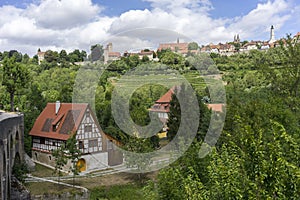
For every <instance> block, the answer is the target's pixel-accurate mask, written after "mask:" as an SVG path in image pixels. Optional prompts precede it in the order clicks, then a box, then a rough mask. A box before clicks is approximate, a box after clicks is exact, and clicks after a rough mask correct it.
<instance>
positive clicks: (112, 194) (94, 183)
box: [26, 164, 157, 200]
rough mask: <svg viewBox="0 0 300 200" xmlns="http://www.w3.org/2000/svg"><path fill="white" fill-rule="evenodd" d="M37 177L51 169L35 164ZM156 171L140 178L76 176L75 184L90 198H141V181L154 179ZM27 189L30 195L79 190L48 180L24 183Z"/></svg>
mask: <svg viewBox="0 0 300 200" xmlns="http://www.w3.org/2000/svg"><path fill="white" fill-rule="evenodd" d="M32 175H33V176H37V177H51V176H54V175H53V170H52V169H49V168H47V167H45V166H42V165H39V164H37V165H36V170H35V171H34V172H33V173H32ZM156 175H157V172H152V173H148V174H146V175H145V177H144V178H143V179H142V181H141V180H138V177H137V175H136V174H132V173H117V174H110V175H102V176H98V177H89V176H84V177H79V176H78V177H76V178H75V185H78V186H82V187H85V188H87V189H88V190H89V191H90V195H91V196H90V199H133V200H134V199H142V198H143V194H142V188H143V183H144V182H145V181H147V180H150V179H151V180H154V179H155V178H156ZM61 182H64V183H69V184H73V180H72V179H70V180H61ZM26 187H27V189H28V190H29V191H30V192H31V194H32V195H44V194H62V193H67V192H68V193H71V194H75V193H77V194H79V193H81V190H79V189H75V188H72V187H67V186H63V185H58V184H55V183H50V182H30V183H26Z"/></svg>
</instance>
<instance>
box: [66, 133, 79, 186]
mask: <svg viewBox="0 0 300 200" xmlns="http://www.w3.org/2000/svg"><path fill="white" fill-rule="evenodd" d="M66 149H67V158H68V159H69V160H70V161H71V166H70V170H71V172H72V173H73V185H75V176H76V175H78V174H79V167H78V166H77V162H78V159H79V157H80V156H81V151H80V150H79V148H78V146H77V140H76V134H73V135H72V137H70V138H69V139H68V140H67V144H66Z"/></svg>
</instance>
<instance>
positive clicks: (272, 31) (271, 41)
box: [269, 25, 276, 44]
mask: <svg viewBox="0 0 300 200" xmlns="http://www.w3.org/2000/svg"><path fill="white" fill-rule="evenodd" d="M275 41H276V39H275V33H274V26H273V25H272V26H271V30H270V40H269V44H270V43H274V42H275Z"/></svg>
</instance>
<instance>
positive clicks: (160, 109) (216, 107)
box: [149, 86, 226, 136]
mask: <svg viewBox="0 0 300 200" xmlns="http://www.w3.org/2000/svg"><path fill="white" fill-rule="evenodd" d="M175 88H176V90H180V87H179V86H174V87H172V88H171V89H169V90H168V92H166V93H165V94H164V95H162V96H161V97H160V98H159V99H158V100H157V101H155V104H154V105H153V106H152V107H151V108H150V109H149V111H150V112H152V113H156V114H157V116H158V118H159V119H160V121H161V122H162V123H163V125H164V129H165V130H167V129H168V128H167V122H168V119H169V113H170V103H171V100H172V96H173V94H174V91H175ZM205 105H206V106H207V108H208V109H210V110H212V111H214V112H224V109H225V106H226V105H225V104H223V103H217V104H216V103H206V104H205ZM165 136H166V135H165Z"/></svg>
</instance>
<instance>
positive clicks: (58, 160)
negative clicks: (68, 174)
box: [52, 143, 68, 182]
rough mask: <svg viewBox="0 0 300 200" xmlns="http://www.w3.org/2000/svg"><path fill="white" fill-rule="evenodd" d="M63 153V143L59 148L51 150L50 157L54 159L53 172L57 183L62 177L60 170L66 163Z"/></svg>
mask: <svg viewBox="0 0 300 200" xmlns="http://www.w3.org/2000/svg"><path fill="white" fill-rule="evenodd" d="M65 151H66V145H65V144H64V143H62V144H61V146H60V147H59V148H57V149H55V150H52V155H53V156H54V158H55V168H54V172H55V173H56V174H57V175H58V182H60V177H61V176H62V175H63V173H62V170H63V168H64V166H65V165H66V164H67V161H68V160H67V156H66V153H65Z"/></svg>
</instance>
